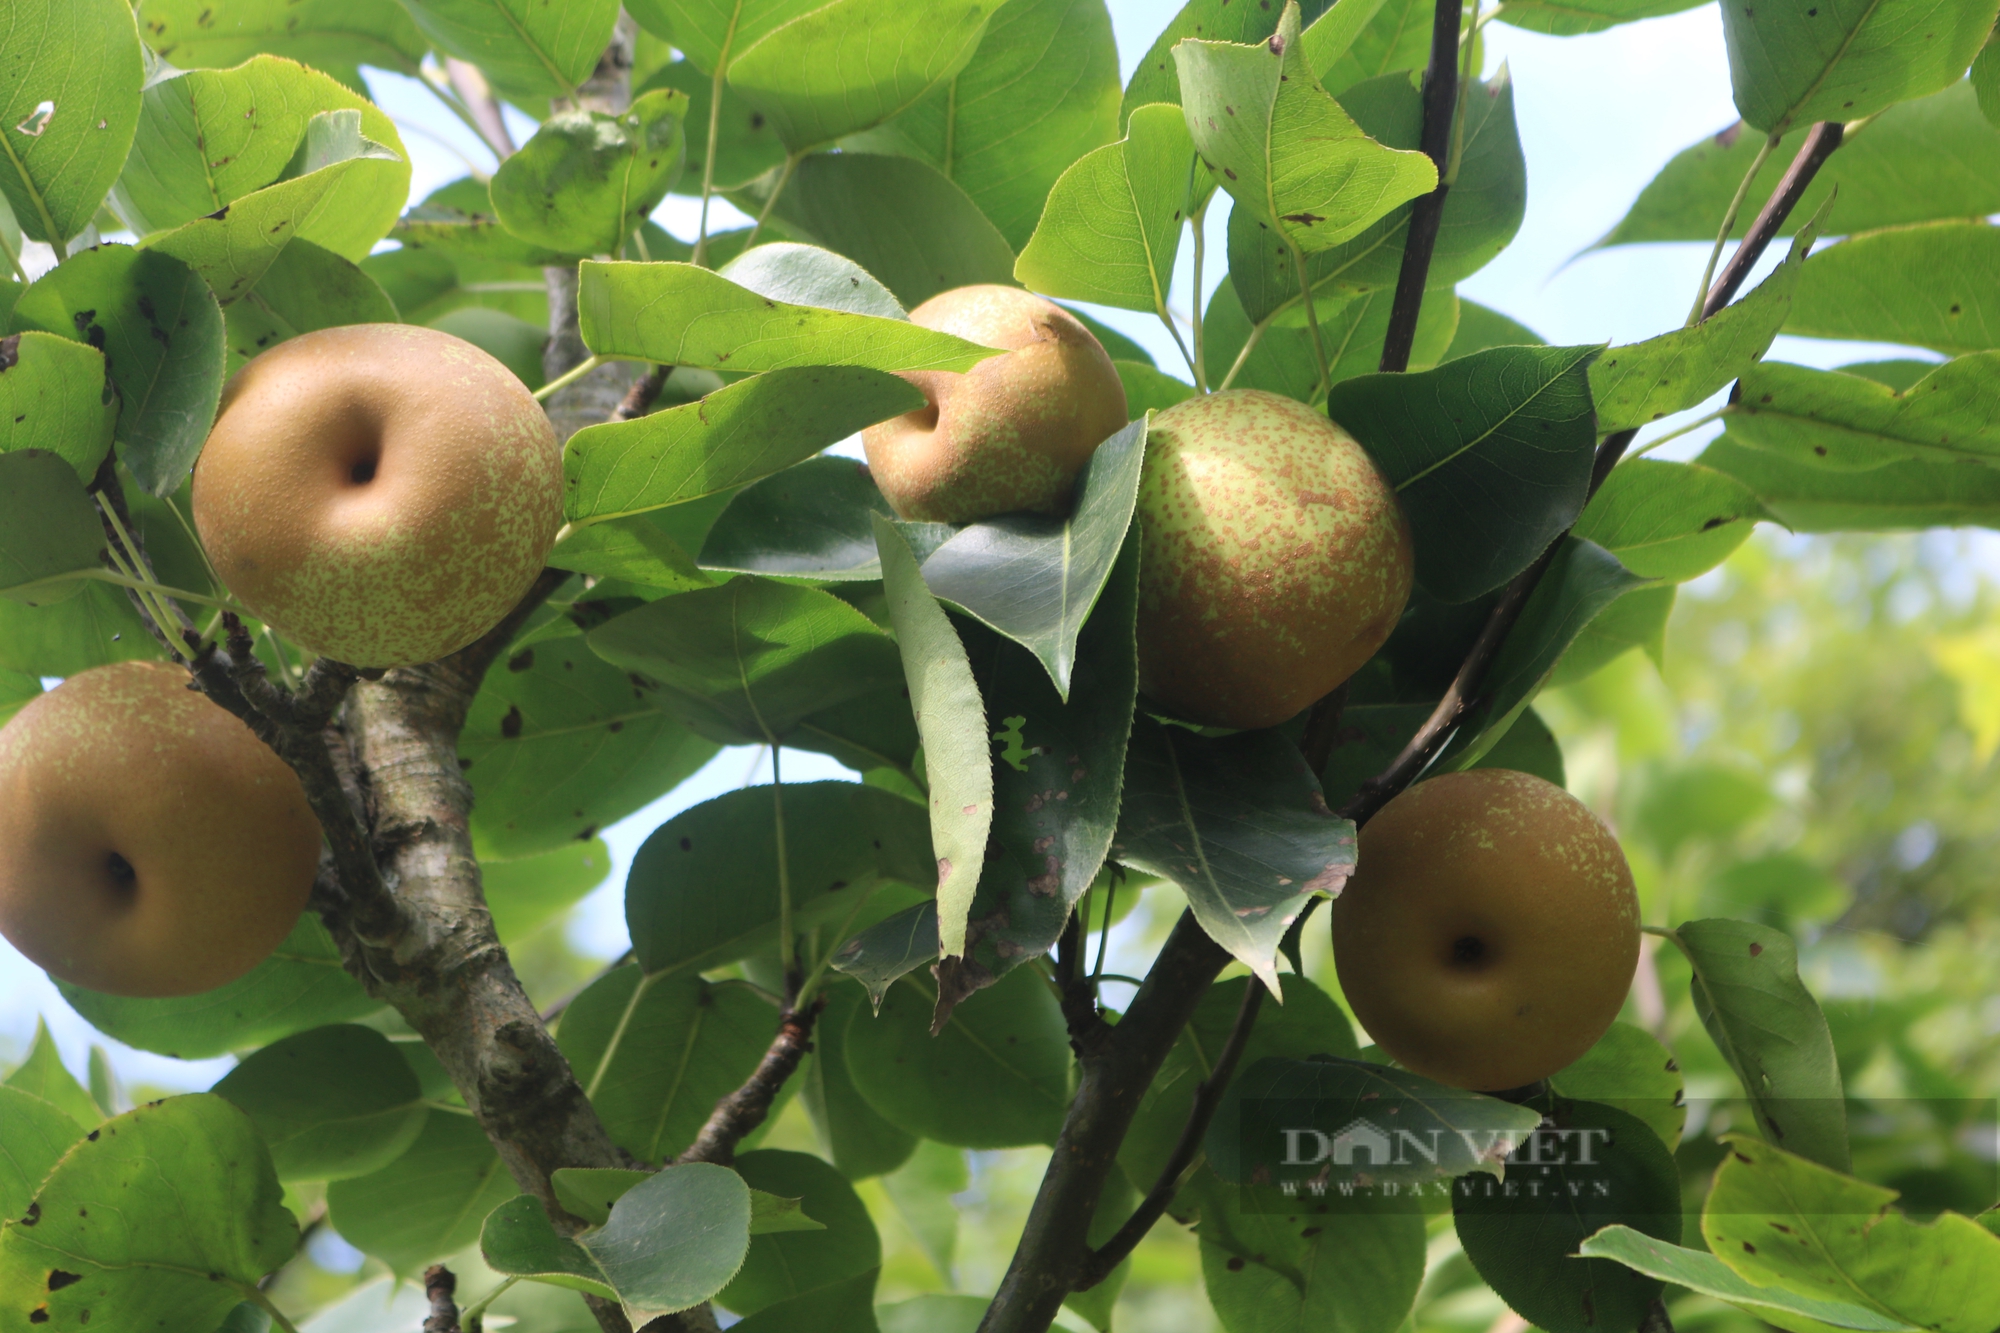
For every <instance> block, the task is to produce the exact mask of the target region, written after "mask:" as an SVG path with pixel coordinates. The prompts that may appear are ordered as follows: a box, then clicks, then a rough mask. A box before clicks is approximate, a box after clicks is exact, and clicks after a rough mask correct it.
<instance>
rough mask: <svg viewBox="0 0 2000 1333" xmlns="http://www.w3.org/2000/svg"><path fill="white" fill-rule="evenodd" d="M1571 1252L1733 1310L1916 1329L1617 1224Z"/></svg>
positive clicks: (1836, 1324) (1866, 1327)
mask: <svg viewBox="0 0 2000 1333" xmlns="http://www.w3.org/2000/svg"><path fill="white" fill-rule="evenodd" d="M1577 1253H1578V1254H1580V1255H1582V1256H1583V1257H1584V1258H1586V1259H1611V1260H1615V1261H1616V1262H1618V1263H1621V1264H1623V1265H1625V1266H1626V1267H1627V1268H1630V1269H1632V1270H1633V1271H1635V1272H1639V1273H1644V1274H1646V1275H1647V1276H1649V1277H1655V1278H1658V1279H1659V1280H1660V1281H1662V1282H1671V1283H1673V1284H1674V1285H1675V1286H1678V1287H1686V1288H1687V1289H1688V1290H1690V1291H1695V1292H1699V1293H1701V1294H1702V1295H1704V1296H1713V1297H1714V1298H1716V1299H1717V1300H1722V1301H1728V1302H1729V1303H1730V1304H1731V1305H1734V1306H1735V1307H1736V1308H1737V1309H1739V1310H1744V1311H1747V1312H1749V1313H1750V1314H1753V1315H1759V1316H1763V1315H1764V1312H1765V1311H1770V1312H1771V1315H1772V1316H1776V1317H1787V1316H1797V1317H1800V1318H1803V1319H1810V1320H1814V1321H1816V1324H1817V1325H1824V1326H1825V1327H1828V1328H1839V1329H1857V1330H1863V1331H1864V1333H1919V1330H1918V1328H1917V1326H1916V1325H1915V1324H1911V1323H1906V1322H1905V1321H1903V1320H1901V1319H1897V1318H1893V1317H1891V1316H1888V1315H1881V1314H1877V1313H1876V1312H1875V1311H1873V1310H1870V1309H1867V1308H1866V1307H1864V1306H1860V1305H1856V1304H1853V1303H1852V1302H1849V1301H1834V1300H1817V1299H1815V1298H1813V1297H1811V1296H1801V1295H1798V1294H1797V1293H1795V1292H1791V1291H1787V1290H1786V1289H1785V1288H1783V1287H1778V1286H1769V1285H1760V1284H1758V1283H1755V1282H1746V1281H1744V1280H1743V1279H1742V1278H1741V1277H1738V1276H1737V1275H1736V1271H1735V1270H1734V1269H1732V1268H1731V1267H1730V1266H1729V1265H1728V1264H1725V1263H1723V1262H1722V1260H1720V1259H1718V1258H1716V1257H1715V1256H1714V1255H1713V1254H1710V1253H1709V1252H1708V1251H1707V1250H1695V1249H1687V1248H1684V1247H1682V1246H1679V1245H1675V1244H1673V1243H1672V1242H1670V1241H1665V1240H1661V1239H1659V1238H1658V1237H1655V1236H1649V1235H1647V1234H1646V1233H1645V1232H1643V1231H1635V1230H1633V1229H1632V1228H1631V1227H1628V1226H1624V1225H1622V1224H1618V1225H1613V1226H1608V1227H1606V1228H1604V1229H1603V1230H1602V1231H1600V1232H1598V1233H1597V1234H1596V1235H1594V1236H1592V1237H1590V1238H1589V1239H1588V1240H1586V1241H1584V1242H1583V1244H1582V1246H1580V1247H1579V1248H1578V1250H1577Z"/></svg>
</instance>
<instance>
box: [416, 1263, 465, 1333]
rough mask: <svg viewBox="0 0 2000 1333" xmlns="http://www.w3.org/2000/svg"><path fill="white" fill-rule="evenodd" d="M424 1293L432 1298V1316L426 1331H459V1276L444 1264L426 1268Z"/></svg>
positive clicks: (445, 1332) (453, 1332)
mask: <svg viewBox="0 0 2000 1333" xmlns="http://www.w3.org/2000/svg"><path fill="white" fill-rule="evenodd" d="M424 1295H425V1296H426V1297H428V1298H429V1299H430V1303H431V1313H430V1317H429V1318H427V1319H425V1320H424V1333H458V1300H457V1297H458V1278H457V1277H456V1276H455V1275H454V1274H453V1273H452V1271H451V1270H450V1269H449V1268H446V1267H445V1266H444V1265H443V1264H432V1265H431V1266H430V1267H429V1268H426V1269H425V1270H424Z"/></svg>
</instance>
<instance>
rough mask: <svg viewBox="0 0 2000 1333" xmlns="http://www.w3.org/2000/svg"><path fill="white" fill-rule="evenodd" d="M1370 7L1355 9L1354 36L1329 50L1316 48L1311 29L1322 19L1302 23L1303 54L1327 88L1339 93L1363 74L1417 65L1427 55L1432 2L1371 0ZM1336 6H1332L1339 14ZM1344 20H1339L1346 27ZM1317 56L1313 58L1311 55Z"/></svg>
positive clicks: (1365, 76) (1376, 74) (1422, 63)
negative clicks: (1357, 21) (1308, 25)
mask: <svg viewBox="0 0 2000 1333" xmlns="http://www.w3.org/2000/svg"><path fill="white" fill-rule="evenodd" d="M1371 2H1372V3H1373V9H1374V12H1373V13H1372V14H1368V15H1366V17H1365V18H1363V15H1362V14H1360V13H1357V14H1355V15H1354V16H1352V18H1350V19H1348V23H1351V22H1353V21H1354V19H1362V20H1363V21H1362V23H1361V26H1360V28H1359V30H1358V31H1356V32H1355V33H1354V35H1353V36H1352V37H1345V39H1344V40H1342V41H1339V42H1335V43H1332V44H1331V49H1330V50H1328V51H1319V50H1316V49H1315V48H1316V43H1315V42H1314V41H1313V38H1312V33H1313V31H1314V30H1315V29H1317V28H1319V27H1321V26H1323V24H1324V23H1325V22H1327V21H1326V20H1321V22H1320V23H1315V24H1314V25H1313V26H1312V27H1311V28H1308V29H1306V34H1307V36H1306V56H1307V58H1308V59H1311V60H1312V61H1313V72H1314V73H1315V74H1317V75H1319V79H1320V82H1321V84H1323V85H1324V86H1325V88H1326V90H1327V91H1328V92H1330V93H1332V94H1333V95H1334V96H1336V97H1338V96H1340V94H1341V93H1343V92H1345V91H1346V90H1347V89H1349V88H1352V87H1353V86H1354V85H1355V84H1357V83H1360V82H1362V81H1363V80H1366V79H1373V78H1379V77H1381V76H1382V75H1384V74H1388V73H1390V72H1392V71H1394V70H1421V69H1423V68H1424V67H1425V65H1426V64H1428V63H1429V61H1430V54H1431V17H1432V14H1433V13H1434V11H1435V8H1436V7H1435V6H1433V5H1427V4H1425V3H1424V0H1371ZM1339 9H1340V7H1339V6H1338V5H1336V6H1334V13H1335V14H1336V15H1338V14H1339ZM1346 27H1347V23H1343V24H1341V28H1342V30H1343V36H1344V30H1345V29H1346ZM1315 57H1317V58H1315Z"/></svg>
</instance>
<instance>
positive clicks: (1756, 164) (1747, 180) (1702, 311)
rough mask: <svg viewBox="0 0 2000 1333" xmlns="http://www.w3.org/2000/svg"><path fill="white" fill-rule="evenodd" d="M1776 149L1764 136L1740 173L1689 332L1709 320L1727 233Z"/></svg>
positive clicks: (1696, 295) (1689, 321)
mask: <svg viewBox="0 0 2000 1333" xmlns="http://www.w3.org/2000/svg"><path fill="white" fill-rule="evenodd" d="M1777 146H1778V136H1777V135H1775V134H1771V135H1766V136H1765V138H1764V142H1763V145H1762V146H1761V147H1759V148H1758V149H1757V156H1756V157H1754V158H1752V159H1750V169H1749V170H1748V171H1746V172H1744V173H1743V179H1742V181H1741V182H1739V183H1738V184H1737V186H1736V193H1735V195H1734V196H1733V197H1732V198H1731V199H1730V201H1729V207H1727V208H1725V209H1723V210H1722V225H1721V226H1720V227H1717V228H1716V229H1715V244H1714V245H1713V246H1711V247H1709V251H1708V263H1707V265H1705V266H1704V267H1703V268H1702V270H1701V285H1700V286H1698V287H1696V288H1695V290H1694V308H1693V309H1691V310H1689V311H1688V317H1687V324H1688V327H1689V328H1692V327H1694V326H1695V325H1696V324H1699V323H1700V322H1701V321H1702V320H1704V319H1706V318H1707V317H1708V285H1709V283H1711V282H1713V281H1714V280H1715V265H1716V262H1717V261H1718V260H1720V259H1721V258H1722V247H1723V246H1725V245H1727V244H1729V233H1730V232H1732V231H1735V230H1736V217H1737V215H1738V214H1739V213H1741V212H1742V211H1743V201H1744V199H1746V198H1747V197H1748V196H1749V194H1750V186H1751V185H1752V184H1753V183H1755V181H1756V179H1757V173H1758V172H1760V171H1762V170H1763V169H1764V163H1766V162H1768V161H1769V160H1770V158H1771V150H1772V149H1774V148H1776V147H1777Z"/></svg>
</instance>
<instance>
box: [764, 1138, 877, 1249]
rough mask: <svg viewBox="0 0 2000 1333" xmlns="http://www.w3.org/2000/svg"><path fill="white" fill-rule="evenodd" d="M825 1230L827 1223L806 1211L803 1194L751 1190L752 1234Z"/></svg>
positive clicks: (772, 1234)
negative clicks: (789, 1194)
mask: <svg viewBox="0 0 2000 1333" xmlns="http://www.w3.org/2000/svg"><path fill="white" fill-rule="evenodd" d="M801 1156H803V1154H801ZM871 1226H872V1224H871ZM824 1230H826V1223H824V1222H816V1221H814V1220H813V1219H812V1218H811V1217H810V1216H809V1215H808V1214H807V1213H806V1208H805V1199H804V1197H803V1196H801V1197H799V1198H795V1199H794V1198H787V1197H785V1196H784V1195H782V1194H769V1193H766V1192H765V1191H763V1190H756V1189H753V1190H751V1191H750V1234H751V1235H752V1236H775V1235H779V1234H781V1233H783V1232H786V1231H824Z"/></svg>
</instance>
